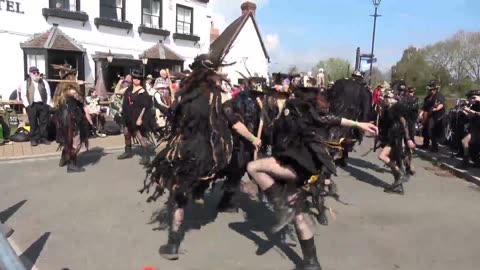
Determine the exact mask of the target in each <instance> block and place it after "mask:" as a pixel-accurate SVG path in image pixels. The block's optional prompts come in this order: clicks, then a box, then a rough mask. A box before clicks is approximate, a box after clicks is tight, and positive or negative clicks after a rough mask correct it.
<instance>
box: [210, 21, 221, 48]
mask: <svg viewBox="0 0 480 270" xmlns="http://www.w3.org/2000/svg"><path fill="white" fill-rule="evenodd" d="M219 36H220V31H219V30H218V28H215V25H214V24H213V21H212V22H211V26H210V43H212V42H214V41H215V39H217V38H218V37H219Z"/></svg>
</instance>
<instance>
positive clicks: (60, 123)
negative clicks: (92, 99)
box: [54, 67, 89, 172]
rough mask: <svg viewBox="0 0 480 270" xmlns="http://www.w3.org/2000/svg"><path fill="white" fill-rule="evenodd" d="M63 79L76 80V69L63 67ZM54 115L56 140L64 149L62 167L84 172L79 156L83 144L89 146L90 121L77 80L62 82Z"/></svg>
mask: <svg viewBox="0 0 480 270" xmlns="http://www.w3.org/2000/svg"><path fill="white" fill-rule="evenodd" d="M60 73H61V77H62V79H70V80H76V70H73V69H71V68H69V67H63V68H61V70H60ZM54 105H55V108H56V112H55V115H54V119H55V124H56V130H57V132H56V136H57V137H56V141H57V142H58V143H59V145H60V147H61V148H63V149H62V155H61V158H60V164H59V165H60V167H63V166H66V165H67V171H68V172H82V171H84V169H83V168H80V167H78V164H77V156H78V153H79V152H80V148H81V146H82V145H85V146H86V147H87V148H88V134H89V123H88V120H87V118H86V114H85V111H84V99H83V95H82V91H81V90H80V85H79V84H78V83H75V82H60V83H59V84H58V85H57V89H56V90H55V97H54Z"/></svg>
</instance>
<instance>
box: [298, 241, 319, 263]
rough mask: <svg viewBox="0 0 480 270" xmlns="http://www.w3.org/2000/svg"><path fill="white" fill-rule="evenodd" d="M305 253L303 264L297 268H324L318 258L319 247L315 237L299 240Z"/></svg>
mask: <svg viewBox="0 0 480 270" xmlns="http://www.w3.org/2000/svg"><path fill="white" fill-rule="evenodd" d="M299 241H300V247H301V248H302V253H303V265H302V266H301V267H300V268H297V270H322V267H321V266H320V263H319V262H318V258H317V248H316V247H315V240H314V238H313V237H312V238H310V239H308V240H299Z"/></svg>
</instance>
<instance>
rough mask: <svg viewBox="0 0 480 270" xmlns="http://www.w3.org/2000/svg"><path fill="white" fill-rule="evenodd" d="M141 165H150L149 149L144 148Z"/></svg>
mask: <svg viewBox="0 0 480 270" xmlns="http://www.w3.org/2000/svg"><path fill="white" fill-rule="evenodd" d="M140 165H143V166H148V165H150V156H149V154H148V149H143V155H142V159H141V160H140Z"/></svg>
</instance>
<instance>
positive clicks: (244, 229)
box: [228, 193, 302, 266]
mask: <svg viewBox="0 0 480 270" xmlns="http://www.w3.org/2000/svg"><path fill="white" fill-rule="evenodd" d="M238 200H239V202H240V207H241V209H242V210H243V212H245V219H246V221H245V222H233V223H230V224H229V225H228V226H229V227H230V229H232V230H233V231H235V232H237V233H239V234H241V235H243V236H245V237H246V238H248V239H250V240H252V241H253V242H254V243H255V244H256V245H257V247H258V248H257V250H256V252H255V254H256V255H258V256H262V255H264V254H265V253H267V252H268V251H269V250H271V249H272V248H277V249H278V250H279V251H281V252H279V254H280V255H282V256H284V257H286V258H288V259H289V260H290V261H292V263H293V264H295V265H296V266H299V265H300V264H301V263H302V258H300V256H298V254H297V253H296V252H295V251H294V250H293V249H292V248H291V247H290V246H288V245H285V244H284V243H282V241H281V238H280V233H277V234H272V233H270V232H269V228H271V227H272V225H273V223H274V217H273V213H272V212H271V211H269V210H268V209H267V208H266V206H265V205H264V204H263V203H261V202H260V201H257V200H252V199H251V198H249V196H248V195H247V194H245V193H241V194H239V196H238ZM256 232H261V233H264V234H265V236H266V238H267V239H263V238H261V237H260V236H258V235H257V233H256Z"/></svg>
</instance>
